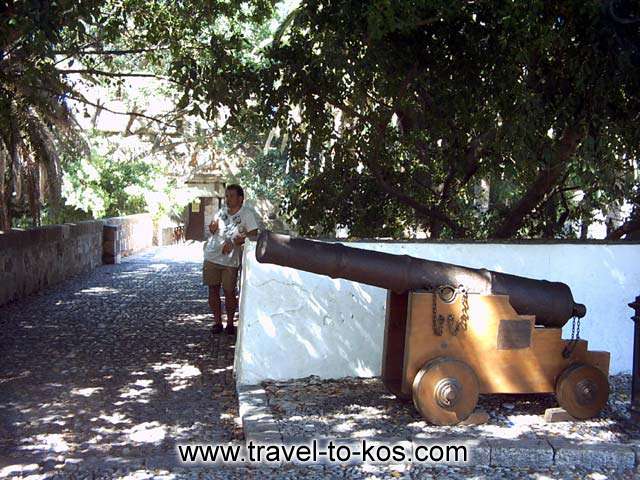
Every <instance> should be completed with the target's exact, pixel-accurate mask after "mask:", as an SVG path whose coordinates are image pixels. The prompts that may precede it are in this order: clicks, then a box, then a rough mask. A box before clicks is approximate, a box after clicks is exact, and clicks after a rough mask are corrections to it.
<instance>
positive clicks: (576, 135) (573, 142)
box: [493, 125, 584, 238]
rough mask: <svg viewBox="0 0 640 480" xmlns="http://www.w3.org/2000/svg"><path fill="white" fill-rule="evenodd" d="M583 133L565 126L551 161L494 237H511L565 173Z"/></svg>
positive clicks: (578, 129) (572, 127)
mask: <svg viewBox="0 0 640 480" xmlns="http://www.w3.org/2000/svg"><path fill="white" fill-rule="evenodd" d="M583 136H584V133H583V132H582V131H581V129H580V128H579V127H578V126H577V125H573V126H570V127H567V129H566V130H565V131H564V133H563V135H562V138H561V139H560V141H559V144H558V148H557V150H556V152H555V155H554V158H553V161H552V163H551V165H549V167H548V168H545V169H543V170H542V171H540V173H539V174H538V177H537V178H536V180H535V181H534V182H533V183H532V184H531V187H530V188H529V190H527V192H526V193H525V194H524V195H523V197H522V198H521V199H520V201H519V202H518V203H517V204H516V205H515V206H514V207H513V208H512V209H511V211H510V212H509V213H508V214H507V216H506V217H505V219H504V221H503V222H502V224H501V225H499V226H498V227H497V228H496V230H495V231H494V232H493V237H494V238H511V237H512V236H513V235H515V234H516V232H517V231H518V229H519V228H520V227H521V226H522V224H523V223H524V218H525V217H526V216H527V215H528V214H529V213H531V211H532V210H533V209H534V208H536V207H537V206H538V205H539V204H540V202H541V201H542V200H543V199H544V197H545V195H547V194H548V193H549V192H550V191H551V190H552V189H553V188H554V187H555V186H556V185H557V184H558V182H559V180H560V178H561V177H562V176H563V175H564V173H565V168H566V165H567V160H568V159H569V158H570V157H571V156H572V155H573V154H574V153H575V152H576V149H577V148H578V144H579V143H580V141H581V140H582V137H583Z"/></svg>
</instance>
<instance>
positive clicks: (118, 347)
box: [0, 244, 632, 480]
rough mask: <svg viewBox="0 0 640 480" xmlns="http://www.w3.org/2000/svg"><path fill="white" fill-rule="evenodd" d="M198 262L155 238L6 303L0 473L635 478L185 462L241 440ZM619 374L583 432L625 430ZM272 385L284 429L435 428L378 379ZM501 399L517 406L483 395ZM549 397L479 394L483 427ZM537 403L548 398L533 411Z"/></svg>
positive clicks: (223, 346)
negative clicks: (182, 456)
mask: <svg viewBox="0 0 640 480" xmlns="http://www.w3.org/2000/svg"><path fill="white" fill-rule="evenodd" d="M200 262H201V246H200V245H199V244H193V245H180V246H173V247H164V248H160V249H155V250H152V251H149V252H147V253H145V254H143V255H139V256H135V257H131V258H128V259H125V260H124V261H123V263H122V264H120V265H115V266H103V267H100V268H98V269H97V270H95V271H94V272H93V273H91V274H89V275H84V276H80V277H77V278H76V279H74V280H71V281H68V282H64V283H62V284H59V285H57V286H54V287H52V288H49V289H46V290H44V291H42V292H41V293H40V294H37V295H33V296H31V297H29V298H27V299H24V300H22V301H18V302H15V303H12V304H10V305H6V306H4V307H0V329H1V331H2V336H0V352H2V362H0V478H31V479H40V478H69V479H75V478H78V479H94V478H95V479H111V478H122V479H149V478H165V479H182V478H184V479H200V478H202V479H206V478H212V479H227V478H230V479H245V478H256V479H281V478H291V479H294V478H296V479H297V478H308V479H321V478H353V479H364V478H413V479H417V478H426V479H427V478H436V477H443V478H478V479H485V478H486V479H493V478H504V479H529V478H530V479H537V480H540V479H544V478H566V479H569V478H592V479H598V480H601V479H604V478H632V475H631V474H630V473H629V474H623V473H620V472H613V471H602V472H590V471H588V470H585V469H580V468H574V469H573V470H572V469H561V470H553V469H547V470H540V471H537V472H532V471H527V470H518V469H501V468H484V467H482V468H466V469H462V468H458V469H451V468H446V467H442V468H438V469H421V468H413V469H410V470H409V469H407V468H406V467H403V466H390V465H387V466H384V465H383V466H372V465H354V466H344V467H343V466H339V465H330V466H321V465H318V466H310V467H303V466H296V465H291V464H286V465H283V466H281V467H278V468H261V467H256V466H237V467H232V466H229V465H217V466H208V467H193V468H189V467H186V466H185V465H181V464H179V463H177V457H176V454H175V445H176V444H177V443H197V442H204V443H207V444H219V443H226V442H234V443H242V441H243V433H242V430H241V428H240V421H239V418H238V402H237V397H236V394H235V385H234V383H233V377H232V369H233V348H234V343H233V339H232V338H229V337H226V336H216V337H214V338H212V337H211V336H210V335H209V328H210V322H211V316H210V314H209V309H208V306H207V303H206V291H205V289H204V288H203V287H202V286H201V285H200V283H201V282H200V275H201V274H200ZM614 380H615V381H614V385H615V382H618V379H617V378H616V379H614ZM619 381H620V388H618V387H615V389H614V390H615V392H616V393H615V394H614V396H613V397H612V401H613V403H612V404H611V408H610V410H607V411H606V412H605V414H604V416H603V418H602V419H600V420H598V421H596V424H595V425H591V426H586V424H584V425H580V426H578V427H577V428H578V429H579V430H581V431H584V435H589V436H592V437H593V436H596V437H598V438H600V437H599V436H603V437H602V438H606V436H607V435H609V436H610V437H611V438H614V437H615V438H619V439H622V438H628V437H629V435H630V434H629V432H628V431H627V430H625V428H623V422H622V421H620V420H617V419H616V418H617V417H615V415H622V416H623V417H624V415H625V412H624V409H623V408H622V407H623V406H624V404H625V403H626V399H625V398H624V397H623V395H625V394H627V393H628V378H625V377H621V378H620V379H619ZM265 386H266V387H267V390H268V391H269V396H270V398H271V399H272V400H273V406H274V413H276V414H277V415H278V418H279V419H280V421H281V422H282V424H281V426H282V428H283V431H285V432H289V433H290V435H297V434H298V433H300V431H302V432H304V434H305V435H306V436H307V437H310V436H315V435H316V434H319V433H321V432H325V433H329V434H330V435H331V436H335V437H339V436H349V435H352V434H355V433H358V434H360V435H368V434H372V435H374V436H375V433H376V431H378V430H379V431H384V432H394V431H395V432H398V433H402V432H410V431H418V430H421V431H428V428H429V427H427V426H426V425H424V424H423V422H422V421H421V419H420V418H419V417H418V416H417V414H416V413H415V412H414V410H413V408H412V406H411V405H402V404H398V403H397V402H396V401H395V400H394V399H393V398H392V397H391V396H390V395H388V394H387V393H386V391H385V390H384V388H383V387H382V385H381V383H380V382H379V381H378V380H375V379H374V380H356V379H347V380H344V381H340V382H335V381H331V382H327V381H320V380H318V379H317V378H310V379H307V380H305V381H304V382H291V383H286V384H276V383H270V384H266V385H265ZM302 390H306V393H305V392H303V391H302ZM618 391H619V392H620V396H619V395H618V393H617V392H618ZM625 392H626V393H625ZM616 399H618V400H620V402H622V403H621V404H620V405H617V404H616V403H615V401H616ZM496 401H498V402H505V403H509V402H510V403H512V404H513V408H512V409H511V410H509V409H508V407H507V406H506V405H505V404H504V403H503V405H502V407H501V408H500V409H497V410H496V409H494V408H492V406H491V403H486V402H496ZM541 401H549V400H540V399H534V398H531V397H529V398H528V399H524V398H516V397H508V398H507V397H505V398H501V399H500V400H496V399H495V398H489V399H483V402H484V403H483V406H484V408H486V409H487V410H488V411H492V410H496V411H497V412H498V414H499V415H498V417H496V418H494V419H492V421H491V422H490V423H489V425H488V426H491V425H495V426H496V427H497V428H503V429H504V428H506V427H508V426H509V423H508V422H512V421H513V420H511V419H512V417H514V416H521V415H520V413H521V412H524V411H528V413H529V414H531V413H540V412H542V411H543V409H544V408H543V406H542V404H541V403H540V402H541ZM287 402H288V403H287ZM527 402H529V403H527ZM551 402H552V400H551ZM303 404H304V405H303ZM532 405H533V406H536V408H539V409H540V410H536V411H534V410H529V408H531V406H532ZM287 412H290V413H287ZM285 415H286V416H287V417H288V418H287V419H286V421H285V418H286V417H285ZM500 415H502V416H500ZM607 421H609V422H612V423H610V424H609V425H610V428H609V430H610V432H609V433H606V431H607V428H606V427H605V426H604V422H607ZM421 422H422V423H421ZM598 422H602V425H600V426H598V425H599V424H598ZM311 424H312V425H313V428H311V427H309V426H308V425H311ZM488 426H487V427H488ZM528 428H529V429H530V430H531V428H533V427H528ZM536 428H537V427H536ZM540 428H542V427H540ZM544 428H551V427H544ZM553 428H559V427H557V426H554V427H553ZM474 431H476V430H474ZM477 431H478V432H480V431H481V429H480V427H477ZM625 436H626V437H625Z"/></svg>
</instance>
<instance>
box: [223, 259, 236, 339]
mask: <svg viewBox="0 0 640 480" xmlns="http://www.w3.org/2000/svg"><path fill="white" fill-rule="evenodd" d="M237 280H238V269H237V268H228V269H225V271H224V272H222V289H223V290H224V304H225V308H226V310H227V333H235V327H234V326H233V318H234V316H235V314H236V309H237V308H238V300H237V299H236V282H237Z"/></svg>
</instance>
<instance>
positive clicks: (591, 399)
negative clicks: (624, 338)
mask: <svg viewBox="0 0 640 480" xmlns="http://www.w3.org/2000/svg"><path fill="white" fill-rule="evenodd" d="M556 398H557V399H558V403H559V404H560V406H561V407H562V408H564V409H565V410H566V411H567V413H569V415H571V416H572V417H574V418H579V419H585V418H591V417H595V416H596V415H598V414H599V413H600V411H601V410H602V409H603V408H604V406H605V405H606V403H607V399H608V398H609V381H608V379H607V377H606V376H605V374H604V373H602V371H600V370H599V369H597V368H596V367H594V366H592V365H584V364H581V363H575V364H573V365H571V366H569V367H568V368H567V369H566V370H565V371H564V372H562V374H561V375H560V377H558V381H557V382H556Z"/></svg>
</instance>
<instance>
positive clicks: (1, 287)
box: [0, 213, 154, 305]
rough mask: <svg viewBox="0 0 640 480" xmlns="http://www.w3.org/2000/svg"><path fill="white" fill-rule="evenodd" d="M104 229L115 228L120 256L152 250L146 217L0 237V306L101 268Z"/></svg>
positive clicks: (150, 225) (19, 231)
mask: <svg viewBox="0 0 640 480" xmlns="http://www.w3.org/2000/svg"><path fill="white" fill-rule="evenodd" d="M104 225H112V226H118V227H119V243H118V250H119V252H118V253H120V254H121V255H122V256H127V255H132V254H134V253H137V252H140V251H142V250H145V249H147V248H150V247H151V246H153V232H154V228H153V220H152V218H151V215H150V214H148V213H142V214H139V215H129V216H126V217H114V218H105V219H102V220H92V221H88V222H79V223H76V224H65V225H48V226H46V227H40V228H33V229H29V230H22V229H12V230H11V231H9V232H0V305H3V304H5V303H8V302H10V301H13V300H17V299H19V298H23V297H26V296H27V295H29V294H31V293H35V292H37V291H39V290H41V289H42V288H44V287H47V286H49V285H53V284H55V283H58V282H61V281H63V280H65V279H67V278H70V277H72V276H74V275H77V274H79V273H87V272H90V271H92V270H93V269H94V268H96V267H97V266H99V265H102V240H103V237H102V235H103V226H104Z"/></svg>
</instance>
